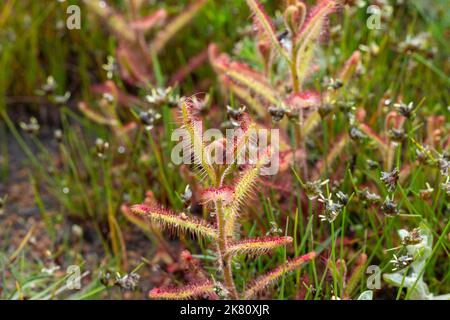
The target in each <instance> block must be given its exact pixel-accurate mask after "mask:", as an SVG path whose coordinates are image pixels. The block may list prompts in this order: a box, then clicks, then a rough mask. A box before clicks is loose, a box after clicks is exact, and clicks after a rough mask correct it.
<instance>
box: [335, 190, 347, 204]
mask: <svg viewBox="0 0 450 320" xmlns="http://www.w3.org/2000/svg"><path fill="white" fill-rule="evenodd" d="M336 197H337V198H338V200H339V202H340V203H342V205H344V206H346V205H347V203H348V199H349V197H348V195H347V194H345V193H343V192H342V191H338V193H336Z"/></svg>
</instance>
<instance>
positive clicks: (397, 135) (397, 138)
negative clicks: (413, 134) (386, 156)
mask: <svg viewBox="0 0 450 320" xmlns="http://www.w3.org/2000/svg"><path fill="white" fill-rule="evenodd" d="M388 135H389V138H390V139H391V140H392V141H394V142H396V143H400V142H403V141H404V140H405V139H406V134H405V130H403V129H395V128H392V129H391V130H389V133H388Z"/></svg>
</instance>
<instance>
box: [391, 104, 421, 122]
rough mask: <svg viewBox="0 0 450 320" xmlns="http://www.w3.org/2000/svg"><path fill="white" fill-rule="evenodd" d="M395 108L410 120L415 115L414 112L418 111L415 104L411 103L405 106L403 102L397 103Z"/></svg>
mask: <svg viewBox="0 0 450 320" xmlns="http://www.w3.org/2000/svg"><path fill="white" fill-rule="evenodd" d="M394 108H395V109H396V110H397V111H398V112H399V113H400V114H401V115H402V116H404V117H405V118H408V119H410V118H411V117H412V116H413V115H414V110H415V109H416V106H414V103H413V102H410V103H409V104H405V103H403V102H400V103H395V104H394Z"/></svg>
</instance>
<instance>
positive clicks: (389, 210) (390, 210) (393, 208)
mask: <svg viewBox="0 0 450 320" xmlns="http://www.w3.org/2000/svg"><path fill="white" fill-rule="evenodd" d="M381 210H382V211H383V213H384V214H385V215H387V216H395V215H398V214H399V213H400V210H399V209H398V207H397V203H395V202H394V200H391V199H389V197H386V199H385V200H384V202H383V204H382V205H381Z"/></svg>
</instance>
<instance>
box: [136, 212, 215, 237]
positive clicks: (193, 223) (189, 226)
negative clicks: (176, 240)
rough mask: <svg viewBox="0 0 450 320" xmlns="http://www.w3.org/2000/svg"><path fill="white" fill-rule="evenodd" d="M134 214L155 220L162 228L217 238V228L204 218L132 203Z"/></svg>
mask: <svg viewBox="0 0 450 320" xmlns="http://www.w3.org/2000/svg"><path fill="white" fill-rule="evenodd" d="M131 211H132V212H133V213H134V214H137V215H142V216H145V217H148V218H149V219H150V220H151V221H152V222H156V223H158V224H159V225H160V227H161V228H162V229H164V228H169V229H172V230H174V231H175V232H190V233H191V234H195V235H197V236H199V237H207V238H210V239H217V237H218V232H217V229H216V228H215V227H214V226H212V225H210V224H209V223H207V222H206V221H204V220H201V219H199V218H195V217H188V216H187V215H186V214H185V213H181V214H176V213H174V212H172V211H170V210H167V209H164V208H161V207H158V206H146V205H134V206H132V207H131Z"/></svg>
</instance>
